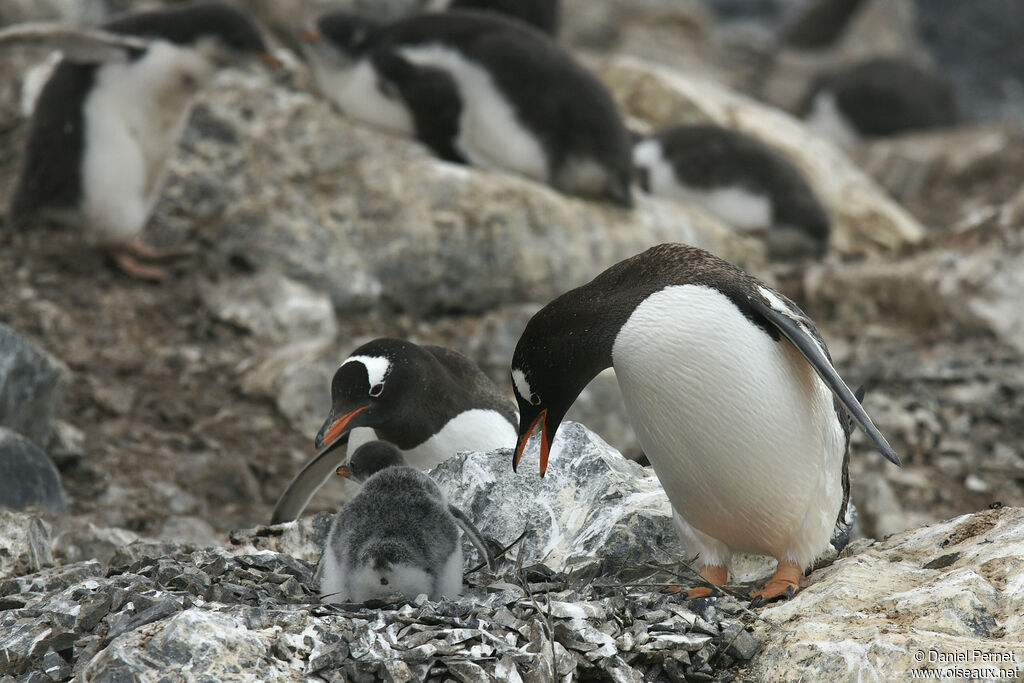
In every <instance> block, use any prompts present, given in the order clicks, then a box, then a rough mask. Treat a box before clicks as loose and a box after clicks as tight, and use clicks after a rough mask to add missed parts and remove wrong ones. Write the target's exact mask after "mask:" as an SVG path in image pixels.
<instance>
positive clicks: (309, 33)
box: [299, 28, 324, 43]
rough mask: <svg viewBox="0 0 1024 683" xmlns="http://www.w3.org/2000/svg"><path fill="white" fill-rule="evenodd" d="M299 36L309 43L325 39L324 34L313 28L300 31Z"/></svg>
mask: <svg viewBox="0 0 1024 683" xmlns="http://www.w3.org/2000/svg"><path fill="white" fill-rule="evenodd" d="M299 37H300V38H302V39H303V40H305V41H306V42H308V43H319V42H321V41H322V40H323V39H324V37H323V35H321V34H320V33H319V32H318V31H314V30H313V29H311V28H307V29H305V30H302V31H299Z"/></svg>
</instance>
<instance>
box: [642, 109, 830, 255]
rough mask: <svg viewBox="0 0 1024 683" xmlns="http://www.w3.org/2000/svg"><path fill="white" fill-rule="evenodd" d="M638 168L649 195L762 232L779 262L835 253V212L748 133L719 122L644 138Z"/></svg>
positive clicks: (779, 157) (793, 169)
mask: <svg viewBox="0 0 1024 683" xmlns="http://www.w3.org/2000/svg"><path fill="white" fill-rule="evenodd" d="M633 164H634V166H635V167H636V175H637V180H638V182H639V184H640V187H641V188H642V189H643V190H645V191H646V192H649V193H651V194H653V195H656V196H659V197H667V198H669V199H677V200H680V201H683V202H691V203H694V204H697V205H699V206H701V207H703V208H704V209H706V210H707V211H709V212H711V213H713V214H715V215H716V216H718V217H719V218H721V219H722V220H724V221H726V222H727V223H729V224H731V225H733V226H735V227H736V228H738V229H740V230H743V231H745V232H750V233H755V234H759V236H761V237H763V238H764V240H765V243H766V244H767V246H768V253H769V255H770V256H772V257H773V258H792V257H796V256H804V255H812V256H817V257H821V256H823V255H824V254H825V252H826V251H827V249H828V242H829V233H830V221H829V217H828V213H827V212H826V211H825V209H824V207H822V205H821V202H819V201H818V198H817V197H816V196H815V194H814V191H813V190H812V189H811V188H810V186H808V184H807V182H806V181H805V180H804V177H803V175H802V174H801V173H800V171H799V170H798V169H797V168H796V166H794V165H793V163H792V162H791V161H789V160H788V159H786V158H785V157H784V156H783V155H782V154H781V153H780V152H778V151H776V150H774V149H772V148H770V147H768V146H767V145H765V144H764V143H762V142H760V141H759V140H756V139H754V138H752V137H750V136H748V135H744V134H743V133H739V132H737V131H734V130H730V129H728V128H722V127H719V126H713V125H687V126H673V127H671V128H666V129H665V130H662V131H660V132H659V133H657V134H656V135H652V136H650V137H646V138H639V139H638V140H637V142H636V143H635V144H634V147H633Z"/></svg>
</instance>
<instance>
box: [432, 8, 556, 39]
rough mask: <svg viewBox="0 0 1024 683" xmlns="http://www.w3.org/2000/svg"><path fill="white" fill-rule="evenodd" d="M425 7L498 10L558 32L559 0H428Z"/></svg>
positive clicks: (533, 24) (548, 31) (500, 12)
mask: <svg viewBox="0 0 1024 683" xmlns="http://www.w3.org/2000/svg"><path fill="white" fill-rule="evenodd" d="M427 9H429V10H433V11H439V10H466V9H468V10H481V11H487V12H498V13H499V14H503V15H505V16H507V17H513V18H515V19H518V20H519V21H522V22H525V23H527V24H530V25H531V26H533V27H534V28H537V29H540V30H541V31H543V32H544V33H546V34H548V35H549V36H552V37H554V36H556V35H557V34H558V22H559V0H429V2H428V3H427Z"/></svg>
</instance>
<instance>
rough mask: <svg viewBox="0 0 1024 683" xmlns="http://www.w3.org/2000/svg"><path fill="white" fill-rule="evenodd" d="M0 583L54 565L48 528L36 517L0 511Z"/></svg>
mask: <svg viewBox="0 0 1024 683" xmlns="http://www.w3.org/2000/svg"><path fill="white" fill-rule="evenodd" d="M0 540H2V543H0V581H3V580H4V579H7V578H9V577H13V576H21V575H22V574H29V573H32V572H37V571H39V570H40V569H43V568H44V567H49V566H51V565H52V564H53V555H52V553H51V552H50V528H49V526H48V525H47V524H46V523H45V522H43V520H42V519H40V518H39V517H36V516H35V515H31V514H26V513H22V512H7V511H3V510H0Z"/></svg>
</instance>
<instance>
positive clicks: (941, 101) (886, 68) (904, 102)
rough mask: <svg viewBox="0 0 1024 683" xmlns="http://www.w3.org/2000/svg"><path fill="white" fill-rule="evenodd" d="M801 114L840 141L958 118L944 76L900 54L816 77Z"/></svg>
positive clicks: (812, 125)
mask: <svg viewBox="0 0 1024 683" xmlns="http://www.w3.org/2000/svg"><path fill="white" fill-rule="evenodd" d="M798 113H799V114H800V115H801V116H802V117H803V119H804V122H805V123H806V124H807V126H808V127H809V128H811V129H812V130H814V131H816V132H817V133H819V134H821V135H823V136H825V137H828V138H831V139H832V140H835V141H836V142H839V143H841V144H847V145H848V144H853V143H856V142H858V141H859V140H861V139H862V138H874V137H884V136H887V135H896V134H898V133H903V132H906V131H911V130H920V129H927V128H939V127H944V126H952V125H955V124H956V123H957V121H958V120H959V114H958V111H957V105H956V100H955V97H954V95H953V89H952V87H951V86H950V84H949V82H948V81H947V80H946V79H945V78H944V77H943V76H942V74H940V73H938V72H936V71H934V70H932V69H925V68H923V67H921V66H919V65H918V64H916V63H914V62H912V61H910V60H907V59H901V58H896V57H882V58H877V59H870V60H866V61H862V62H857V63H855V64H850V65H848V66H845V67H842V68H839V69H837V70H835V71H832V72H830V73H827V74H825V75H823V76H820V77H819V78H817V79H816V80H815V81H814V82H813V83H812V84H811V86H810V87H809V88H808V90H807V92H806V94H805V95H804V97H803V99H802V102H801V104H800V106H799V111H798Z"/></svg>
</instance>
